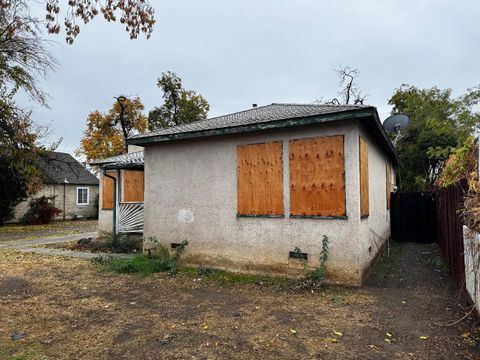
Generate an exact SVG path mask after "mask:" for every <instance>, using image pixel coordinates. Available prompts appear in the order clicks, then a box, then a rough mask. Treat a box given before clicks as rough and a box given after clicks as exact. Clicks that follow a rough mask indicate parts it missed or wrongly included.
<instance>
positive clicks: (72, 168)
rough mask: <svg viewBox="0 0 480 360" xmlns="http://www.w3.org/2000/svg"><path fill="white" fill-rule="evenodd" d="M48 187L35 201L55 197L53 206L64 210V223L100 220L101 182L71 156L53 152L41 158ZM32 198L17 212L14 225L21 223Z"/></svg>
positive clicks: (24, 202)
mask: <svg viewBox="0 0 480 360" xmlns="http://www.w3.org/2000/svg"><path fill="white" fill-rule="evenodd" d="M37 166H38V167H39V168H40V169H41V170H42V172H43V182H44V186H43V187H42V189H40V191H38V192H37V193H36V194H35V195H34V196H33V198H39V197H41V196H47V197H54V200H53V202H52V205H53V206H55V207H57V208H59V209H60V210H62V212H61V213H60V214H59V215H58V216H57V217H56V220H60V219H72V218H89V217H96V216H97V212H98V179H97V178H96V177H95V175H93V174H92V173H91V172H90V171H88V170H87V169H86V168H85V167H84V166H83V165H82V164H80V163H79V162H78V161H77V160H75V159H74V158H73V157H72V156H71V155H70V154H67V153H62V152H52V153H50V154H49V155H48V156H47V157H46V158H39V159H38V161H37ZM30 200H31V198H29V199H27V200H25V201H23V202H21V203H20V204H18V205H17V207H16V208H15V214H14V217H13V219H12V220H11V222H18V221H20V220H21V218H22V217H23V215H25V213H26V212H27V210H28V209H29V206H30Z"/></svg>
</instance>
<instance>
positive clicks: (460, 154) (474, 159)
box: [437, 136, 478, 187]
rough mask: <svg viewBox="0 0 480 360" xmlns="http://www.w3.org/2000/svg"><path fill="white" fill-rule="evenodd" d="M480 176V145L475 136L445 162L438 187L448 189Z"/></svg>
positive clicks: (469, 138)
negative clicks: (479, 171)
mask: <svg viewBox="0 0 480 360" xmlns="http://www.w3.org/2000/svg"><path fill="white" fill-rule="evenodd" d="M476 174H478V144H477V142H476V141H474V138H473V136H469V137H468V138H467V140H465V142H464V143H463V144H461V145H460V146H458V147H457V148H456V149H455V150H454V151H453V152H452V154H450V156H449V157H448V159H447V160H446V161H445V164H444V166H443V167H442V171H441V173H440V176H439V177H438V181H437V185H438V186H442V187H448V186H451V185H454V184H455V183H457V182H459V181H460V180H463V179H471V178H472V177H475V175H476Z"/></svg>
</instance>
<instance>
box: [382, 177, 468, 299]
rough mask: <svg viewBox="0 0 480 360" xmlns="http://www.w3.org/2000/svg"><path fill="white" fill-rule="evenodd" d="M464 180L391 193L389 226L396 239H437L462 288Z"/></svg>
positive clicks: (449, 267)
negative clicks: (431, 189)
mask: <svg viewBox="0 0 480 360" xmlns="http://www.w3.org/2000/svg"><path fill="white" fill-rule="evenodd" d="M467 189H468V184H467V181H460V182H459V183H457V184H456V185H454V186H450V187H448V188H439V189H436V190H435V191H432V192H412V193H395V194H392V207H391V229H392V239H393V240H396V241H413V242H423V243H426V242H435V241H436V242H437V243H438V244H439V246H440V249H441V251H442V257H443V260H444V262H445V264H446V266H447V268H448V269H449V270H450V273H451V274H452V277H453V278H454V279H455V281H456V283H457V285H458V287H459V288H460V289H462V290H463V289H464V288H465V262H464V248H463V220H462V214H461V211H462V208H463V198H464V195H465V194H466V191H467Z"/></svg>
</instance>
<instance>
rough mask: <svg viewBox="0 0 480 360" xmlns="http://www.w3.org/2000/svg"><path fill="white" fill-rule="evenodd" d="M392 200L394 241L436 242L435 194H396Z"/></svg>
mask: <svg viewBox="0 0 480 360" xmlns="http://www.w3.org/2000/svg"><path fill="white" fill-rule="evenodd" d="M391 199H392V200H391V201H392V206H391V228H392V239H393V240H395V241H411V242H420V243H431V242H435V240H436V236H437V218H436V207H435V194H434V193H433V192H404V193H394V194H392V198H391Z"/></svg>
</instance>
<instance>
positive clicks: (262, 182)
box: [237, 142, 283, 216]
mask: <svg viewBox="0 0 480 360" xmlns="http://www.w3.org/2000/svg"><path fill="white" fill-rule="evenodd" d="M237 179H238V188H237V201H238V205H237V206H238V208H237V211H238V215H239V216H283V173H282V143H281V142H272V143H264V144H253V145H239V146H237Z"/></svg>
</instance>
